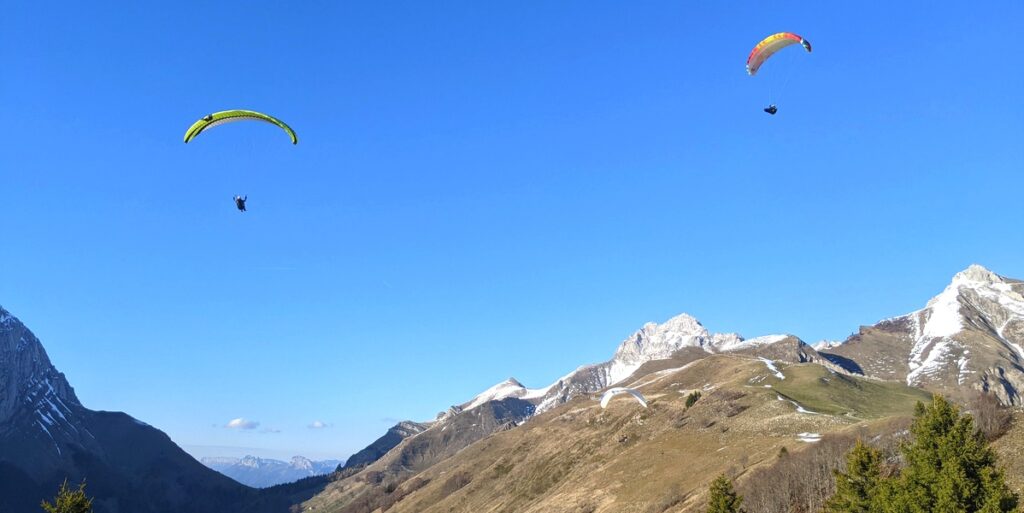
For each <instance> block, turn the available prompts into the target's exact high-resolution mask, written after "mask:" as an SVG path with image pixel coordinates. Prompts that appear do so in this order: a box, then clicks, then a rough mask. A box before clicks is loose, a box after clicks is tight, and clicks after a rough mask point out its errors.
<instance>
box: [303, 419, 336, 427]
mask: <svg viewBox="0 0 1024 513" xmlns="http://www.w3.org/2000/svg"><path fill="white" fill-rule="evenodd" d="M306 427H308V428H309V429H324V428H329V427H331V425H330V424H328V423H326V422H324V421H322V420H314V421H313V423H311V424H310V425H309V426H306Z"/></svg>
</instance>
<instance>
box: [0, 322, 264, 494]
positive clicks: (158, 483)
mask: <svg viewBox="0 0 1024 513" xmlns="http://www.w3.org/2000/svg"><path fill="white" fill-rule="evenodd" d="M65 479H68V480H69V481H70V482H71V483H78V482H80V481H82V480H83V479H84V480H87V482H88V491H89V494H90V495H91V496H94V497H95V500H94V503H93V504H94V506H95V511H96V512H97V513H128V512H132V513H163V512H167V513H170V512H176V511H193V512H211V513H212V512H222V511H236V510H237V509H236V508H238V507H239V506H240V505H242V504H246V503H249V502H250V501H252V500H254V495H253V492H254V491H253V490H251V489H250V488H247V487H245V486H242V485H240V484H238V483H236V482H234V481H232V480H231V479H229V478H227V477H225V476H223V475H221V474H219V473H217V472H214V471H213V470H211V469H208V468H206V467H205V466H203V465H202V464H200V463H199V462H197V461H196V460H194V459H193V458H192V457H191V456H189V455H188V454H186V453H185V452H184V451H183V450H181V449H180V448H179V447H178V446H177V445H175V444H174V442H172V441H171V439H170V438H169V437H168V436H167V435H166V434H164V433H163V432H162V431H160V430H158V429H156V428H154V427H152V426H150V425H148V424H146V423H144V422H141V421H139V420H136V419H134V418H132V417H130V416H128V415H126V414H124V413H120V412H107V411H93V410H90V409H88V408H86V407H85V406H83V405H82V404H81V402H80V401H79V400H78V397H77V396H76V395H75V391H74V389H73V388H72V387H71V385H70V384H69V383H68V381H67V379H66V378H65V376H64V375H63V374H62V373H60V372H58V371H57V369H56V368H54V366H53V364H52V363H51V362H50V359H49V357H48V356H47V354H46V351H45V350H44V349H43V346H42V344H41V343H40V342H39V339H37V338H36V337H35V335H33V334H32V332H31V331H29V329H28V328H26V327H25V326H24V325H23V324H22V323H21V322H20V321H19V320H18V319H17V318H15V317H14V316H13V315H11V314H10V313H9V312H8V311H7V310H4V309H3V308H0V511H4V512H8V511H11V512H20V511H38V508H39V503H40V501H41V500H42V499H43V498H49V497H53V495H54V493H55V492H56V490H57V488H58V486H59V485H60V483H61V482H63V481H64V480H65Z"/></svg>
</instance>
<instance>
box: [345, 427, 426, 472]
mask: <svg viewBox="0 0 1024 513" xmlns="http://www.w3.org/2000/svg"><path fill="white" fill-rule="evenodd" d="M428 427H430V424H426V423H419V422H411V421H405V422H399V423H398V424H395V425H394V426H392V427H391V429H388V432H387V433H384V436H382V437H380V438H378V439H377V440H374V442H373V443H372V444H370V445H368V446H366V448H364V449H363V450H361V451H359V452H357V453H355V454H353V455H352V456H351V457H349V459H348V460H346V461H345V468H354V467H359V466H362V465H369V464H370V463H373V462H375V461H377V460H379V459H380V458H381V456H384V455H385V454H387V453H388V451H390V450H391V449H394V448H395V446H397V445H398V444H400V443H402V440H405V439H406V438H409V437H410V436H413V435H417V434H420V433H422V432H423V431H425V430H426V429H427V428H428Z"/></svg>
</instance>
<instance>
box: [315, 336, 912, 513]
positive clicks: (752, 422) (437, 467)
mask: <svg viewBox="0 0 1024 513" xmlns="http://www.w3.org/2000/svg"><path fill="white" fill-rule="evenodd" d="M691 349H692V348H691ZM702 352H703V351H702ZM684 353H690V351H687V350H684ZM674 358H675V356H672V357H670V358H668V359H665V360H660V361H662V362H665V363H667V362H673V363H671V364H668V368H662V369H660V370H652V371H650V372H648V369H656V368H660V366H654V365H650V364H651V363H653V362H648V364H646V365H644V366H642V367H641V368H640V369H638V370H637V371H635V372H634V374H633V376H632V377H630V378H627V379H626V380H624V381H622V382H620V383H619V384H620V385H623V386H628V387H632V388H636V389H638V390H640V392H641V393H643V394H644V396H645V397H646V398H647V401H648V403H649V407H648V408H641V407H639V406H638V405H637V403H636V402H635V401H632V400H622V401H612V402H611V404H610V405H609V406H608V408H607V409H602V408H601V406H600V404H599V400H598V397H599V394H593V395H579V396H576V397H574V398H572V399H570V400H569V401H568V402H566V403H565V404H561V405H558V406H555V407H553V408H551V409H549V410H548V411H546V412H543V413H539V414H537V415H535V416H532V417H531V418H530V419H529V420H528V421H526V422H524V423H520V424H518V425H516V426H514V427H512V426H510V427H508V428H506V429H499V430H494V431H493V433H492V434H490V435H488V436H485V437H483V438H480V439H479V440H477V441H475V442H473V443H470V444H468V445H465V447H463V448H462V449H460V450H458V451H456V452H454V453H452V454H450V455H448V456H447V457H445V458H443V459H435V461H433V462H432V463H431V464H429V465H419V466H415V464H416V463H418V462H417V461H415V460H410V459H406V458H402V455H403V454H409V452H410V451H409V450H408V448H409V447H412V446H414V445H415V444H416V441H417V439H420V438H421V437H424V436H427V435H428V434H432V436H433V437H439V436H442V435H447V436H449V437H452V438H455V437H458V436H460V435H459V433H458V432H455V433H451V431H452V430H454V429H468V428H470V427H471V426H472V422H471V421H470V419H467V421H469V423H468V424H459V425H452V424H449V427H448V429H447V430H444V431H441V430H437V431H435V430H434V429H428V430H427V431H425V432H424V433H422V434H420V435H417V436H414V437H412V438H410V439H408V440H406V441H405V442H403V444H402V445H400V446H398V447H396V449H395V450H393V451H392V452H390V453H388V454H387V455H385V456H384V457H383V458H382V459H381V460H379V461H378V462H377V463H375V464H373V465H370V466H368V467H367V468H366V469H365V470H364V471H363V472H361V473H359V474H356V475H353V476H350V477H348V478H346V479H342V480H338V481H335V482H334V483H332V484H330V485H328V486H327V488H325V490H324V492H322V493H320V494H318V495H316V496H314V497H313V498H311V499H310V500H309V501H307V502H305V503H303V508H305V509H308V510H313V511H330V512H332V513H355V512H360V511H381V510H385V511H388V512H390V513H412V512H416V513H441V512H462V513H471V512H479V511H496V512H497V511H509V512H511V511H515V512H524V513H541V512H544V513H576V512H580V511H591V512H609V513H610V512H620V511H637V512H646V511H659V512H660V511H671V512H679V511H701V510H702V508H701V503H700V501H701V494H702V493H703V491H704V490H705V489H706V488H707V484H708V482H709V481H710V480H711V479H712V478H713V477H714V476H715V475H717V474H719V473H723V472H730V473H732V474H733V475H736V474H739V475H743V472H744V471H745V470H746V469H753V468H756V467H758V466H764V465H771V464H772V463H773V462H774V461H776V460H777V458H778V456H777V455H778V454H779V452H780V450H781V449H782V448H783V447H785V448H787V450H788V451H790V452H792V453H794V454H798V453H799V452H800V451H801V450H802V449H805V448H807V447H809V446H811V445H814V444H816V443H819V442H820V441H821V440H831V438H830V437H833V436H847V434H848V433H862V434H863V435H864V436H876V435H877V436H881V435H886V436H889V435H891V433H892V432H894V431H896V430H901V429H903V427H904V426H902V425H899V424H892V423H891V420H892V419H895V418H898V417H901V416H905V415H909V414H910V413H912V412H913V408H914V404H915V402H916V401H918V400H927V398H928V394H927V393H925V392H923V391H921V390H919V389H916V388H912V387H908V386H906V385H905V384H903V383H884V382H876V381H874V380H870V379H867V378H861V377H853V376H849V375H846V374H842V373H839V372H836V371H833V370H831V369H828V368H826V367H824V366H821V365H818V364H814V363H783V362H778V361H776V362H772V361H770V360H767V359H762V358H759V357H754V356H750V355H745V354H742V353H734V352H725V353H707V352H704V357H702V358H699V359H696V360H693V359H690V356H687V357H685V358H684V359H683V360H680V361H674ZM687 359H689V363H682V364H681V365H680V363H681V362H682V361H685V360H687ZM696 391H700V392H701V393H702V395H701V397H700V399H699V400H697V402H696V403H695V404H693V405H692V407H687V406H686V397H687V396H688V395H689V394H691V393H693V392H696ZM517 400H520V399H516V398H505V399H501V400H499V401H492V402H489V403H486V404H483V405H480V406H478V407H477V408H474V409H471V410H465V411H463V412H461V413H459V414H457V415H465V414H467V413H472V412H476V411H481V410H486V409H487V408H489V407H491V406H493V405H496V404H500V403H502V402H506V401H517ZM825 443H828V442H825ZM850 443H851V444H852V437H851V442H850ZM840 461H841V456H840ZM403 465H408V466H407V467H406V468H407V471H406V474H404V475H402V474H397V473H393V472H388V471H387V470H388V468H390V467H401V466H403ZM830 471H831V468H826V469H825V472H830ZM829 475H830V474H829ZM673 506H674V507H673ZM385 508H386V509H385Z"/></svg>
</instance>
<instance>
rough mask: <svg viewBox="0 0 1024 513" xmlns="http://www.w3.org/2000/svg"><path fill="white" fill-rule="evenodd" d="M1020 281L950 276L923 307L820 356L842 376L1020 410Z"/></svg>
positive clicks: (1023, 303) (1023, 326)
mask: <svg viewBox="0 0 1024 513" xmlns="http://www.w3.org/2000/svg"><path fill="white" fill-rule="evenodd" d="M1022 294H1024V282H1021V281H1020V280H1014V279H1010V278H1005V277H1003V276H999V275H998V274H995V273H993V272H992V271H989V270H988V269H986V268H984V267H982V266H980V265H972V266H970V267H968V268H967V269H965V270H964V271H961V272H959V273H957V274H956V275H955V276H954V277H953V280H952V281H951V282H950V283H949V285H948V286H946V288H945V289H944V290H943V291H942V292H941V293H940V294H939V295H937V296H935V297H934V298H932V299H931V300H930V301H928V303H927V304H926V305H925V307H924V308H922V309H920V310H917V311H915V312H911V313H909V314H906V315H901V316H899V317H893V318H891V319H885V320H883V321H881V322H878V323H876V324H874V325H872V326H864V327H861V328H860V330H859V332H858V333H856V334H854V335H852V336H850V337H849V338H847V339H846V340H845V341H843V343H841V344H839V345H837V346H835V347H832V348H828V349H822V353H821V354H822V356H824V357H826V358H828V359H829V360H831V361H832V362H833V363H835V364H837V365H841V366H843V367H844V368H846V369H847V370H849V371H851V372H855V373H859V374H864V375H867V376H872V377H876V378H879V379H885V380H899V381H904V382H906V383H907V384H908V385H913V386H920V387H924V388H926V389H929V390H934V391H937V392H942V393H945V394H949V395H954V396H963V395H965V394H969V393H972V391H979V390H983V391H991V392H993V393H995V394H996V395H997V396H998V397H999V399H1000V400H1001V401H1002V402H1003V403H1005V404H1012V405H1020V404H1021V403H1022V398H1021V390H1022V386H1024V366H1022V365H1024V348H1022V346H1024V295H1022Z"/></svg>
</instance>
